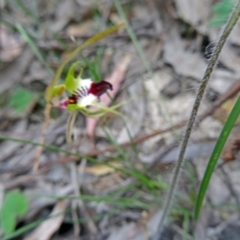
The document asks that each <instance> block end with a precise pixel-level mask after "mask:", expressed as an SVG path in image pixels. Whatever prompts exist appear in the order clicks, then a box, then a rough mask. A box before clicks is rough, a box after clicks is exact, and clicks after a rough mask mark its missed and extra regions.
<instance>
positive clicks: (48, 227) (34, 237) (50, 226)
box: [24, 200, 68, 240]
mask: <svg viewBox="0 0 240 240" xmlns="http://www.w3.org/2000/svg"><path fill="white" fill-rule="evenodd" d="M67 203H68V200H61V201H59V202H58V203H57V204H56V205H55V207H54V209H53V210H52V212H51V214H50V218H49V219H48V220H46V221H44V222H43V223H42V224H41V225H40V226H39V227H38V228H36V229H35V230H34V231H33V232H32V233H31V234H29V235H28V236H27V237H25V238H24V240H48V239H50V238H51V236H52V235H53V234H54V233H55V232H56V231H57V230H58V229H59V227H60V225H61V223H62V221H63V218H64V214H63V212H64V211H65V209H66V207H67Z"/></svg>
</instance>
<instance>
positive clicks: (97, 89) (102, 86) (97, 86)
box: [88, 81, 113, 97]
mask: <svg viewBox="0 0 240 240" xmlns="http://www.w3.org/2000/svg"><path fill="white" fill-rule="evenodd" d="M112 89H113V87H112V84H111V83H109V82H106V81H101V82H98V83H95V82H93V83H92V84H91V87H90V89H89V91H88V93H91V94H93V95H95V96H97V97H100V96H101V95H102V94H103V93H105V92H106V91H107V90H112Z"/></svg>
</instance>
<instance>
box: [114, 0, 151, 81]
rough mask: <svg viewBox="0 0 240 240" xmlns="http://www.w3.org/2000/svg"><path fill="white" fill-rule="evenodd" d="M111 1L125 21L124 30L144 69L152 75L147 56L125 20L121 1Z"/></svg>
mask: <svg viewBox="0 0 240 240" xmlns="http://www.w3.org/2000/svg"><path fill="white" fill-rule="evenodd" d="M113 2H114V5H115V7H116V9H117V11H118V14H119V15H120V17H121V18H122V20H123V21H124V22H125V25H126V30H127V32H128V35H129V37H130V38H131V40H132V42H133V45H134V46H135V48H136V50H137V52H138V54H139V56H140V58H141V59H142V62H143V65H144V67H145V69H146V70H147V72H148V74H149V76H150V77H152V76H153V71H152V69H151V67H150V64H149V62H148V61H147V58H146V56H145V54H144V51H143V49H142V47H141V45H140V43H139V41H138V39H137V37H136V35H135V33H134V32H133V30H132V28H131V26H130V24H129V22H128V20H127V17H126V15H125V13H124V10H123V8H122V5H121V3H120V2H119V0H114V1H113Z"/></svg>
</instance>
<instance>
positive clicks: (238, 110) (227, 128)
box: [194, 96, 240, 219]
mask: <svg viewBox="0 0 240 240" xmlns="http://www.w3.org/2000/svg"><path fill="white" fill-rule="evenodd" d="M239 114H240V96H238V99H237V101H236V103H235V105H234V107H233V109H232V111H231V113H230V114H229V116H228V119H227V121H226V123H225V124H224V127H223V129H222V131H221V133H220V136H219V137H218V140H217V142H216V145H215V147H214V149H213V152H212V155H211V157H210V159H209V162H208V165H207V168H206V171H205V173H204V176H203V180H202V182H201V186H200V189H199V192H198V196H197V201H196V205H195V212H194V217H195V219H198V216H199V213H200V210H201V207H202V203H203V199H204V197H205V194H206V191H207V188H208V185H209V182H210V179H211V176H212V174H213V171H214V169H215V166H216V164H217V161H218V159H219V156H220V154H221V152H222V150H223V147H224V145H225V143H226V141H227V139H228V136H229V134H230V132H231V130H232V128H233V127H234V124H235V122H236V121H237V118H238V116H239Z"/></svg>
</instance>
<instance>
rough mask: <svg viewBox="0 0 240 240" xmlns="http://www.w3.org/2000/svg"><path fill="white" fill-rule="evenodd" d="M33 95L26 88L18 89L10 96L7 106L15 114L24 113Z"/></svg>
mask: <svg viewBox="0 0 240 240" xmlns="http://www.w3.org/2000/svg"><path fill="white" fill-rule="evenodd" d="M34 98H35V96H34V94H33V93H32V92H31V91H29V90H28V89H26V88H23V87H18V88H16V90H15V91H14V92H13V94H12V95H11V96H10V99H9V102H8V105H9V107H11V108H13V109H14V110H15V111H16V112H18V113H21V112H25V111H26V110H27V109H28V107H29V106H30V105H31V103H32V102H33V99H34Z"/></svg>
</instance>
